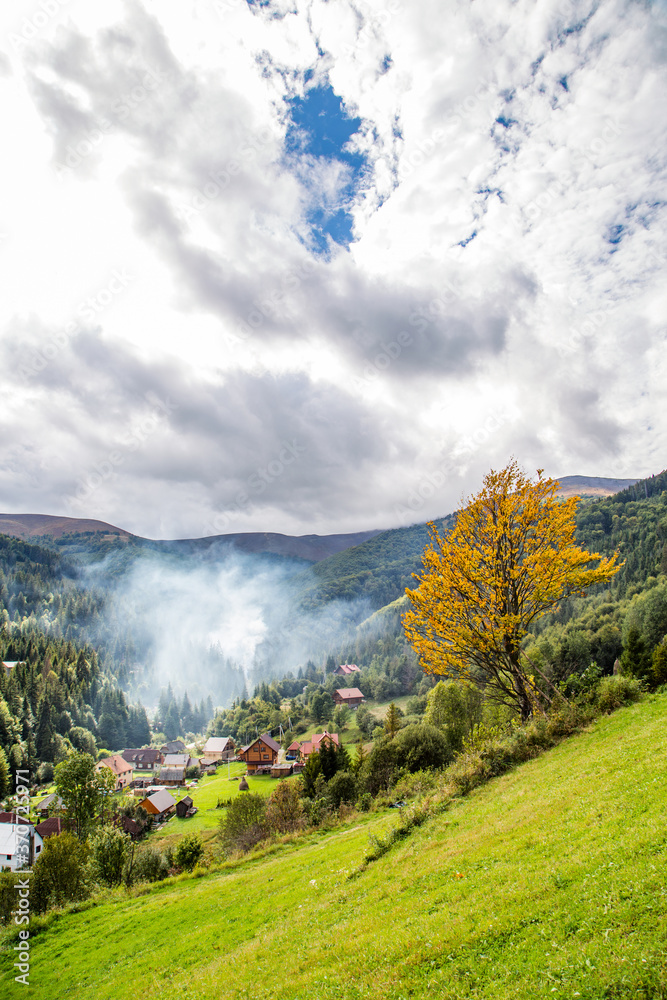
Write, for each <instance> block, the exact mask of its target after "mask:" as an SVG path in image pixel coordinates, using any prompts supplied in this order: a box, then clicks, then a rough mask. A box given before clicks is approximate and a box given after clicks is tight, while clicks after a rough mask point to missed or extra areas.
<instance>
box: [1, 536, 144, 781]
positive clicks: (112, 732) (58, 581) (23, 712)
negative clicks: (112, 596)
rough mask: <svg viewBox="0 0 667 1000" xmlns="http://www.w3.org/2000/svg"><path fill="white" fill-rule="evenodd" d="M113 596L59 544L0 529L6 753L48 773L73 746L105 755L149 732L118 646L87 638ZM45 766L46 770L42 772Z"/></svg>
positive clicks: (14, 763)
mask: <svg viewBox="0 0 667 1000" xmlns="http://www.w3.org/2000/svg"><path fill="white" fill-rule="evenodd" d="M103 604H104V596H103V595H102V594H101V593H98V592H96V591H94V590H87V589H85V588H84V587H82V586H81V585H80V580H79V578H78V572H77V569H76V567H75V566H74V564H73V563H72V562H71V561H70V560H69V559H68V558H67V557H65V556H63V555H62V554H61V553H59V552H58V551H56V550H55V549H53V548H47V547H45V546H42V545H32V544H29V543H26V542H22V541H20V540H18V539H16V538H10V537H8V536H5V535H0V660H2V661H3V662H5V663H8V664H11V666H8V667H6V668H3V669H1V670H0V754H2V755H4V757H5V759H6V761H7V763H8V765H9V771H10V774H13V772H14V771H15V769H16V768H19V767H28V768H29V769H30V772H31V773H32V774H35V775H36V776H38V775H39V777H41V778H43V779H44V780H47V779H48V775H49V774H50V773H51V772H52V765H53V763H54V762H56V763H57V762H58V761H59V760H61V759H63V757H64V756H65V755H66V753H67V751H68V749H69V748H71V747H75V748H76V749H79V750H87V751H90V752H92V753H93V754H97V751H98V749H100V748H107V749H111V750H118V749H120V748H121V747H123V746H124V745H126V744H127V743H128V742H129V743H136V744H137V745H141V744H142V743H143V742H145V741H147V740H149V739H150V730H149V726H148V719H147V717H146V712H145V710H144V708H143V707H142V706H131V705H129V704H128V702H127V699H126V697H125V695H124V694H123V692H122V690H121V689H120V688H119V686H118V682H117V677H118V674H119V673H120V671H119V669H118V662H117V661H116V660H115V659H114V656H113V652H112V651H111V650H109V649H108V648H106V647H105V646H103V645H101V646H100V647H98V648H97V649H96V648H95V647H94V645H93V644H92V643H91V642H90V641H89V640H88V636H89V635H90V634H91V633H94V631H95V625H96V622H97V620H98V618H99V613H100V610H101V609H102V607H103ZM40 765H41V771H40Z"/></svg>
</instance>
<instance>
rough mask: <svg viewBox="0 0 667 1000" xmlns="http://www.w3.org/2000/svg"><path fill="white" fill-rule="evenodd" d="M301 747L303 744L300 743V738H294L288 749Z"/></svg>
mask: <svg viewBox="0 0 667 1000" xmlns="http://www.w3.org/2000/svg"><path fill="white" fill-rule="evenodd" d="M300 749H301V744H300V743H299V741H298V740H294V742H293V743H290V745H289V746H288V748H287V750H288V751H289V750H300Z"/></svg>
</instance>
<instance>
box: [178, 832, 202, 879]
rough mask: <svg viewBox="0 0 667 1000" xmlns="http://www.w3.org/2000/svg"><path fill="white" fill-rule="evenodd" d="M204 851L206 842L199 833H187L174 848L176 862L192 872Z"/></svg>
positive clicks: (179, 866) (180, 866)
mask: <svg viewBox="0 0 667 1000" xmlns="http://www.w3.org/2000/svg"><path fill="white" fill-rule="evenodd" d="M203 853H204V842H203V840H202V839H201V835H200V834H199V833H186V834H185V836H184V837H181V839H180V840H179V842H178V844H177V845H176V848H175V850H174V864H175V865H176V867H177V868H182V869H183V870H184V871H187V872H190V871H192V869H193V868H194V867H195V865H196V864H197V862H198V861H199V859H200V858H201V856H202V854H203Z"/></svg>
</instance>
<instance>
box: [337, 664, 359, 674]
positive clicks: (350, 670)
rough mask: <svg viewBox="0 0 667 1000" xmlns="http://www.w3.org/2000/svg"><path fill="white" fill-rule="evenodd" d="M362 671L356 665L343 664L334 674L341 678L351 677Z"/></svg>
mask: <svg viewBox="0 0 667 1000" xmlns="http://www.w3.org/2000/svg"><path fill="white" fill-rule="evenodd" d="M360 673H361V669H360V668H359V667H358V666H357V665H356V663H341V665H340V666H339V667H336V669H335V670H334V674H336V675H338V676H339V677H349V676H350V674H360Z"/></svg>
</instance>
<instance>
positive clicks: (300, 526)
mask: <svg viewBox="0 0 667 1000" xmlns="http://www.w3.org/2000/svg"><path fill="white" fill-rule="evenodd" d="M666 58H667V4H666V3H665V0H655V2H651V0H601V2H600V0H598V2H594V0H474V2H472V0H416V2H411V3H408V2H406V0H373V2H371V0H332V2H325V0H254V2H250V0H192V2H190V3H182V2H177V0H141V2H140V0H130V2H116V0H95V3H91V2H90V0H41V2H34V3H33V2H22V0H15V2H13V3H11V4H4V5H3V7H2V10H1V11H0V128H1V130H2V138H3V156H2V159H1V162H0V171H1V172H2V175H3V176H2V199H1V203H0V265H1V268H2V295H1V296H0V338H1V341H0V507H1V508H2V509H3V510H4V511H12V512H28V511H29V512H39V513H52V514H70V515H74V516H87V517H99V518H103V519H105V520H109V521H112V522H113V523H116V524H119V525H122V526H123V527H126V528H128V529H130V530H132V531H135V532H137V533H140V534H144V535H147V536H150V537H179V536H184V535H189V536H200V535H207V534H215V533H220V532H227V531H247V530H267V531H283V532H288V533H292V534H304V533H310V532H318V533H328V532H334V531H354V530H362V529H366V528H372V527H391V526H396V525H400V524H406V523H410V522H412V521H416V520H425V519H426V518H428V517H431V516H436V515H438V514H443V513H446V512H448V511H450V510H452V509H453V508H454V507H455V506H456V504H457V502H458V500H459V498H460V497H461V495H462V494H463V493H466V494H467V493H470V492H471V491H474V490H476V489H477V488H478V487H479V485H480V481H481V476H482V475H483V474H484V472H486V471H487V470H488V469H489V468H490V467H498V466H501V465H504V464H505V463H506V461H507V459H508V458H509V456H510V455H514V456H516V457H517V458H518V459H519V460H520V461H521V462H522V464H524V466H525V467H526V468H527V469H528V470H531V471H534V469H535V468H537V467H544V468H545V469H546V470H547V472H548V473H550V474H554V475H559V474H560V475H568V474H587V475H599V476H614V477H630V476H639V475H644V474H650V473H651V472H657V471H659V470H661V469H662V468H664V466H665V464H666V462H665V454H666V451H667V448H666V445H667V398H666V387H667V378H666V376H667V371H666V364H665V342H666V335H665V322H664V321H665V312H666V310H665V287H667V282H665V264H666V262H667V242H666V240H665V219H666V215H667V197H666V193H665V161H666V157H667V142H666V141H665V140H666V135H665V133H666V131H667V128H666V125H665V112H664V107H665V98H666V96H667V94H666V88H665V61H666Z"/></svg>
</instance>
